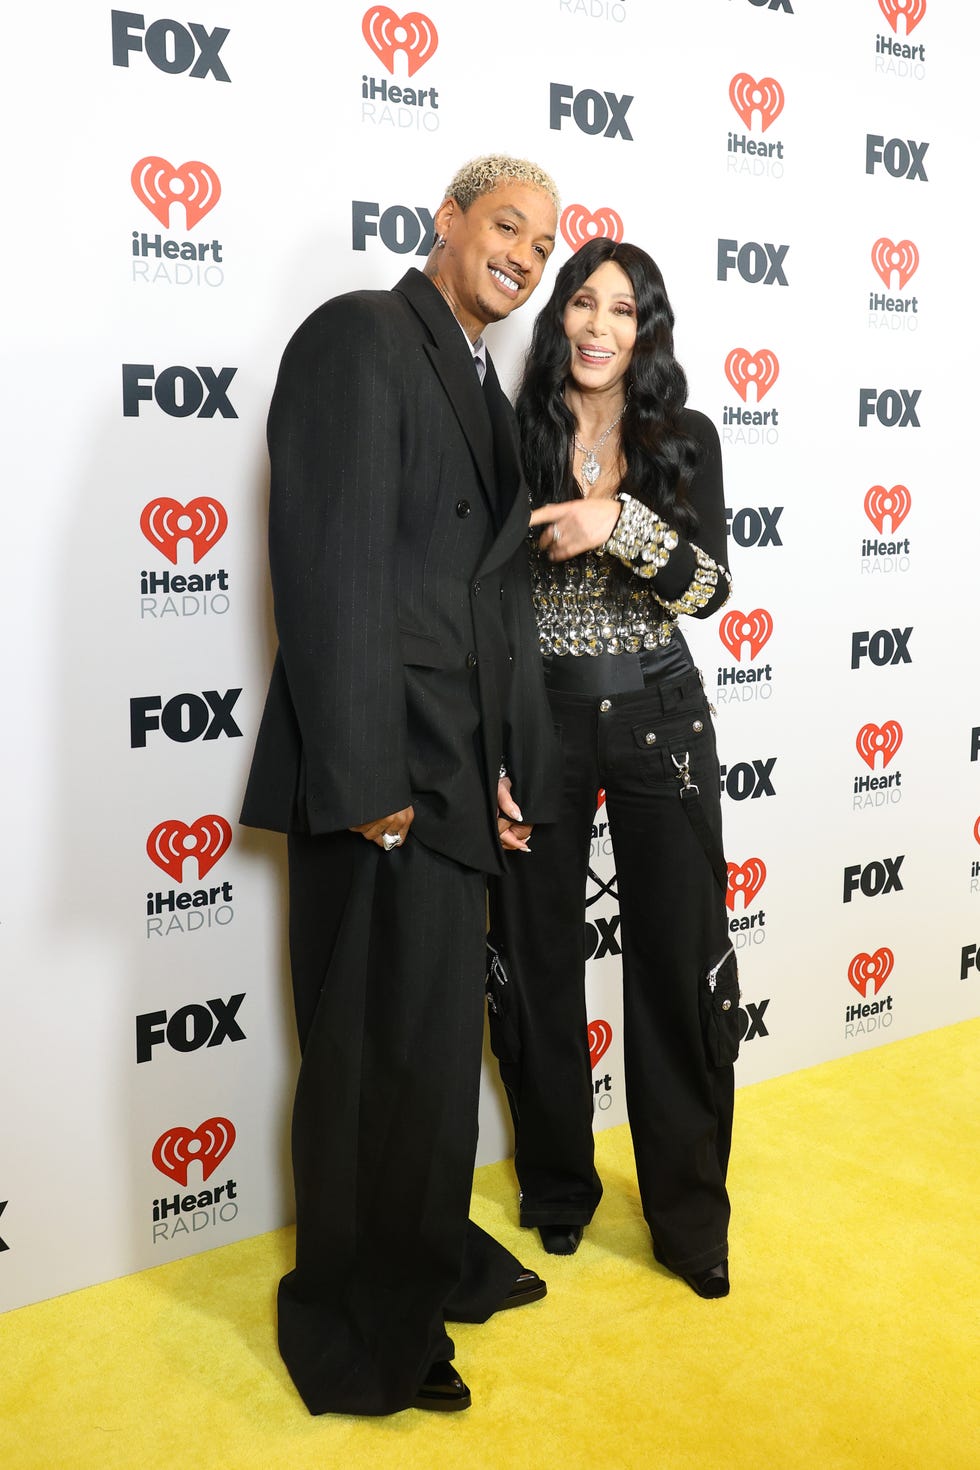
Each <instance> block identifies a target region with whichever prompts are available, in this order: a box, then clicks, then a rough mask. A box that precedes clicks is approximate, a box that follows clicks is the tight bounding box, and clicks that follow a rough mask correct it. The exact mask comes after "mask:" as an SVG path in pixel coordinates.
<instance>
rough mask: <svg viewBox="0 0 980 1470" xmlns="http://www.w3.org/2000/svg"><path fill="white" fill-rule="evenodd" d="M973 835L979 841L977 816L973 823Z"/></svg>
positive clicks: (979, 820) (979, 829)
mask: <svg viewBox="0 0 980 1470" xmlns="http://www.w3.org/2000/svg"><path fill="white" fill-rule="evenodd" d="M973 835H974V837H975V838H976V839H977V841H978V842H980V817H977V820H976V821H975V822H974V824H973Z"/></svg>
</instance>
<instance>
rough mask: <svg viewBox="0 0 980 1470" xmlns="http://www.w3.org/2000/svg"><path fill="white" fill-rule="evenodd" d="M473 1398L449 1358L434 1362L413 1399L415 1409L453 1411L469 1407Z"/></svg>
mask: <svg viewBox="0 0 980 1470" xmlns="http://www.w3.org/2000/svg"><path fill="white" fill-rule="evenodd" d="M471 1403H472V1399H471V1398H470V1391H469V1389H468V1388H467V1387H466V1384H465V1383H464V1382H463V1380H462V1378H460V1376H459V1374H458V1373H457V1372H456V1369H455V1368H454V1367H453V1365H452V1363H451V1362H450V1361H449V1359H448V1358H441V1359H440V1360H439V1362H438V1363H433V1364H432V1367H431V1368H430V1369H429V1371H428V1373H427V1374H426V1375H425V1377H424V1378H423V1380H422V1382H421V1384H420V1386H419V1390H418V1392H417V1393H416V1395H415V1398H414V1399H413V1400H412V1405H411V1406H412V1408H413V1409H438V1410H440V1411H441V1412H443V1413H453V1412H454V1411H455V1410H457V1409H468V1408H469V1406H470V1404H471Z"/></svg>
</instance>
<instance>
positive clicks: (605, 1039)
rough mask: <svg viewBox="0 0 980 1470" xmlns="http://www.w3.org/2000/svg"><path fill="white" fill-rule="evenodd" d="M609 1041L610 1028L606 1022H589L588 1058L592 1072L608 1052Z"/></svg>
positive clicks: (610, 1038)
mask: <svg viewBox="0 0 980 1470" xmlns="http://www.w3.org/2000/svg"><path fill="white" fill-rule="evenodd" d="M611 1041H612V1027H611V1026H610V1024H609V1022H608V1021H590V1022H589V1057H590V1059H591V1062H592V1070H593V1072H594V1071H595V1069H596V1067H597V1066H598V1065H599V1063H600V1062H601V1061H602V1058H603V1057H604V1056H605V1055H606V1052H607V1051H608V1050H609V1043H610V1042H611Z"/></svg>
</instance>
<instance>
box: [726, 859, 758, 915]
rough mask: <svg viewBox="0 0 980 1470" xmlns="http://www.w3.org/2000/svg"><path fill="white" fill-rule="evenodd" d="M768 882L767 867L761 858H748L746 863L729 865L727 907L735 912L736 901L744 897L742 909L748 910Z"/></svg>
mask: <svg viewBox="0 0 980 1470" xmlns="http://www.w3.org/2000/svg"><path fill="white" fill-rule="evenodd" d="M765 881H766V865H765V863H764V862H763V861H762V859H761V858H757V857H754V858H746V859H745V862H744V863H729V864H728V890H727V892H726V893H725V906H726V908H729V909H731V911H732V913H734V912H735V900H736V898H737V897H738V895H739V894H741V895H742V907H743V909H747V908H748V906H749V904H750V903H751V902H752V900H753V899H754V898H755V897H756V895H757V894H759V893H760V892H761V891H762V885H763V883H765Z"/></svg>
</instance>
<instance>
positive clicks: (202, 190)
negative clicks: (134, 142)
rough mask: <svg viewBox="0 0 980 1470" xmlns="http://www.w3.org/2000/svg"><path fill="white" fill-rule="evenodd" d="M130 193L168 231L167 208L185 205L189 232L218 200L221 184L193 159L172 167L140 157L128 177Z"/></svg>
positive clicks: (164, 162)
mask: <svg viewBox="0 0 980 1470" xmlns="http://www.w3.org/2000/svg"><path fill="white" fill-rule="evenodd" d="M130 181H131V183H132V185H133V192H134V194H135V195H136V197H137V199H138V200H139V201H140V203H141V204H145V205H146V207H147V209H148V210H149V211H150V213H151V214H152V215H155V216H156V218H157V219H158V220H159V221H160V223H161V224H162V225H163V228H164V229H165V230H168V229H169V228H170V209H171V206H172V205H174V204H182V205H183V206H184V217H185V219H186V221H187V228H188V229H189V230H192V229H193V228H194V226H195V225H196V224H199V223H200V222H201V220H202V219H203V218H204V216H205V215H206V214H208V213H209V212H210V211H211V210H212V209H213V208H214V206H215V205H216V204H217V202H218V200H219V199H220V198H221V184H220V183H219V181H218V175H217V174H216V173H215V171H214V169H213V168H209V167H208V165H207V164H206V163H201V162H199V161H198V160H197V159H194V160H193V161H192V162H191V163H182V164H181V165H180V168H174V166H173V164H172V163H168V162H167V160H166V159H165V158H156V157H153V156H151V157H149V158H141V159H140V161H139V163H137V164H135V165H134V166H133V172H132V173H131V174H130Z"/></svg>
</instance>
